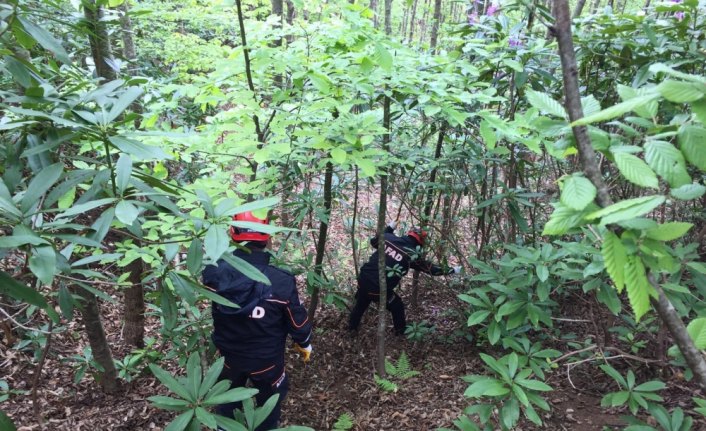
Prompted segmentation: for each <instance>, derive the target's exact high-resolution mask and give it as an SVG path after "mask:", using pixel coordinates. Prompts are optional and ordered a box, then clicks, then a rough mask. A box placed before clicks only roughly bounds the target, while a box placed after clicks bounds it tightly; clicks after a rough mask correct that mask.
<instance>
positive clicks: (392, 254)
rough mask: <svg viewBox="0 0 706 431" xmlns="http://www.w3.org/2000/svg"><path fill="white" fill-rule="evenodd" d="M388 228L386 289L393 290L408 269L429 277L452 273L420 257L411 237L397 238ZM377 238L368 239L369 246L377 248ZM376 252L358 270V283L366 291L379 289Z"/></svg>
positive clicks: (419, 251)
mask: <svg viewBox="0 0 706 431" xmlns="http://www.w3.org/2000/svg"><path fill="white" fill-rule="evenodd" d="M393 232H394V229H392V228H391V227H390V226H387V227H386V228H385V247H384V249H385V266H386V267H387V288H388V289H394V288H395V287H397V285H398V284H399V283H400V280H401V279H402V277H404V276H405V274H407V271H409V269H410V268H412V269H416V270H419V271H422V272H426V273H427V274H431V275H445V274H450V273H452V272H453V269H447V270H444V269H443V268H442V267H440V266H438V265H434V264H432V263H430V262H427V261H426V260H424V259H422V257H421V247H419V244H418V243H417V240H416V239H414V238H412V237H411V236H406V235H405V236H397V235H395V234H394V233H393ZM378 242H379V241H378V237H377V236H375V237H372V238H370V245H372V246H373V248H375V249H377V248H378ZM378 280H379V279H378V251H375V253H373V255H372V256H370V259H369V260H368V261H367V262H366V263H364V264H363V266H362V267H361V268H360V277H359V281H360V284H361V285H365V286H366V287H368V289H371V290H374V289H376V288H379V283H378Z"/></svg>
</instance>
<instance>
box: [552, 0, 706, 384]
mask: <svg viewBox="0 0 706 431" xmlns="http://www.w3.org/2000/svg"><path fill="white" fill-rule="evenodd" d="M554 14H555V19H556V23H555V33H556V37H557V40H558V42H559V57H560V59H561V67H562V71H563V78H564V91H565V93H566V94H565V100H566V108H567V110H568V112H569V119H570V120H571V121H572V122H574V121H576V120H578V119H580V118H583V109H582V107H581V95H580V93H579V84H578V72H577V65H576V56H575V54H574V44H573V41H572V39H571V17H570V15H569V4H568V2H567V0H556V1H555V7H554ZM572 130H573V133H574V138H575V139H576V143H577V145H578V151H579V158H580V160H581V165H582V166H583V171H584V174H585V175H586V177H587V178H588V179H590V180H591V182H592V183H593V184H594V186H596V188H597V189H598V193H597V196H596V199H597V201H598V204H599V205H600V206H601V207H607V206H609V205H611V204H612V202H613V201H612V199H611V197H610V194H609V192H608V187H607V186H606V184H605V183H604V182H603V177H602V176H601V172H600V169H599V166H598V163H597V162H596V156H595V152H594V150H593V147H592V146H591V138H590V137H589V135H588V132H587V128H586V126H575V127H572ZM648 279H649V281H650V284H651V285H652V287H654V289H655V290H656V291H657V299H654V298H653V299H652V305H653V306H654V307H655V309H656V310H657V313H658V314H659V316H660V318H661V319H662V321H663V322H664V323H665V324H666V325H667V328H668V329H669V333H670V334H671V335H672V338H673V339H674V341H675V343H676V344H677V346H678V347H679V350H680V351H681V353H682V355H684V359H685V360H686V363H687V364H688V365H689V368H691V371H692V372H693V373H694V376H695V377H696V380H697V381H698V383H699V385H700V386H701V387H702V388H703V389H706V361H704V357H703V356H702V355H701V352H700V351H699V350H698V349H696V346H695V345H694V342H693V340H692V339H691V336H689V333H688V332H687V331H686V327H685V326H684V322H682V320H681V318H680V317H679V315H678V314H677V311H676V309H675V308H674V306H673V305H672V303H671V302H670V301H669V299H668V298H667V296H666V295H665V294H664V290H663V289H662V286H660V285H659V284H658V283H657V282H656V281H655V280H654V278H653V277H652V275H651V274H648Z"/></svg>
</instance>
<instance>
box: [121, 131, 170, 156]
mask: <svg viewBox="0 0 706 431" xmlns="http://www.w3.org/2000/svg"><path fill="white" fill-rule="evenodd" d="M109 140H110V143H112V144H113V145H115V147H116V148H117V149H119V150H120V151H122V152H123V153H126V154H129V155H131V156H134V157H135V158H137V159H139V160H155V159H156V160H160V161H162V160H165V159H170V158H171V157H169V156H168V155H167V154H166V153H165V152H164V150H162V149H161V148H159V147H154V146H151V145H145V144H143V143H142V142H138V141H135V140H134V139H127V138H122V137H120V136H111V137H110V138H109Z"/></svg>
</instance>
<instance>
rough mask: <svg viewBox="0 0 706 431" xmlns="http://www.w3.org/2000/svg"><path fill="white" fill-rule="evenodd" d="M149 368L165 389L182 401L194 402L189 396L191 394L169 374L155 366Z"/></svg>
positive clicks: (150, 365)
mask: <svg viewBox="0 0 706 431" xmlns="http://www.w3.org/2000/svg"><path fill="white" fill-rule="evenodd" d="M149 368H150V370H151V371H152V374H154V376H155V377H156V378H157V379H159V381H160V382H162V384H163V385H164V386H166V387H167V389H169V390H170V391H172V392H174V393H175V394H177V395H179V396H180V397H182V398H183V399H185V400H187V401H190V402H192V403H194V402H196V398H194V397H192V396H191V393H189V390H188V389H186V387H184V385H182V384H181V383H179V382H178V381H177V379H175V378H174V377H172V375H171V374H169V372H167V371H164V370H163V369H162V368H160V367H159V366H157V365H155V364H149Z"/></svg>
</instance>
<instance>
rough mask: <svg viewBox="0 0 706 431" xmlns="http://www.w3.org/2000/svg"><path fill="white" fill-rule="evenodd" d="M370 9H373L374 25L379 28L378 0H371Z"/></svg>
mask: <svg viewBox="0 0 706 431" xmlns="http://www.w3.org/2000/svg"><path fill="white" fill-rule="evenodd" d="M370 10H372V11H373V27H375V28H378V24H379V23H378V0H370Z"/></svg>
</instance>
